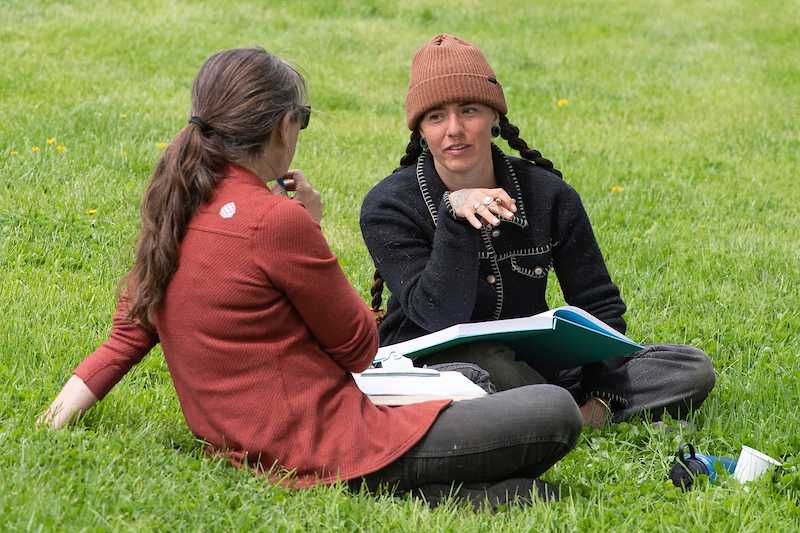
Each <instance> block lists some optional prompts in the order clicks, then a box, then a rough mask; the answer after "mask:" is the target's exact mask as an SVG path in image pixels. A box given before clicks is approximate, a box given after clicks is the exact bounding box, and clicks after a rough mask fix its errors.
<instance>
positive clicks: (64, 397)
mask: <svg viewBox="0 0 800 533" xmlns="http://www.w3.org/2000/svg"><path fill="white" fill-rule="evenodd" d="M96 402H97V398H96V397H95V395H94V394H93V393H92V391H91V390H89V387H87V386H86V384H85V383H84V382H83V380H82V379H81V378H79V377H78V376H72V377H70V378H69V380H67V382H66V383H65V384H64V387H62V389H61V392H59V393H58V396H56V399H55V400H53V403H51V404H50V407H48V408H47V411H45V412H44V413H43V414H42V415H41V416H40V417H39V418H38V419H37V420H36V422H37V423H39V424H47V425H48V426H50V427H51V428H53V429H59V428H61V427H63V426H64V425H65V424H67V423H69V421H70V420H72V419H73V418H74V417H75V416H77V415H79V414H80V413H83V412H84V411H86V410H87V409H89V408H90V407H91V406H93V405H94V404H95V403H96Z"/></svg>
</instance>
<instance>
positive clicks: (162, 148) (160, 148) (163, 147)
mask: <svg viewBox="0 0 800 533" xmlns="http://www.w3.org/2000/svg"><path fill="white" fill-rule="evenodd" d="M167 146H169V145H168V144H167V143H157V144H156V147H157V148H158V149H159V150H166V149H167Z"/></svg>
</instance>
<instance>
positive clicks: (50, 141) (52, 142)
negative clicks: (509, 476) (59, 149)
mask: <svg viewBox="0 0 800 533" xmlns="http://www.w3.org/2000/svg"><path fill="white" fill-rule="evenodd" d="M55 143H56V138H55V137H49V138H48V139H47V144H49V145H53V144H55Z"/></svg>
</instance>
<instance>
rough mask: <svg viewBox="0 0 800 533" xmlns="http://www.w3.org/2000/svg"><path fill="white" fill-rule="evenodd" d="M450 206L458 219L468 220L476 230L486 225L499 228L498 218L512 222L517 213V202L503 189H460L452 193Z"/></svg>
mask: <svg viewBox="0 0 800 533" xmlns="http://www.w3.org/2000/svg"><path fill="white" fill-rule="evenodd" d="M450 205H451V206H452V207H453V211H454V212H455V214H456V216H457V217H459V218H464V219H466V220H467V222H469V223H470V224H472V226H473V227H474V228H475V229H481V227H482V226H483V225H484V224H487V225H489V224H491V225H492V226H497V225H498V224H500V219H499V218H498V217H503V218H505V219H506V220H511V219H513V218H514V213H516V212H517V206H516V201H515V200H514V199H513V198H511V197H510V196H509V195H508V193H507V192H506V191H505V190H504V189H501V188H496V189H459V190H457V191H453V192H451V193H450ZM481 220H483V222H481Z"/></svg>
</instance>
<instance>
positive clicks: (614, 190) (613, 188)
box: [611, 185, 625, 192]
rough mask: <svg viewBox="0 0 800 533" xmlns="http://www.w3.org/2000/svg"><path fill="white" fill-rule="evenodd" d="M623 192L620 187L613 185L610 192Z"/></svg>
mask: <svg viewBox="0 0 800 533" xmlns="http://www.w3.org/2000/svg"><path fill="white" fill-rule="evenodd" d="M624 190H625V189H624V188H622V187H620V186H619V185H614V186H613V187H611V192H622V191H624Z"/></svg>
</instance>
